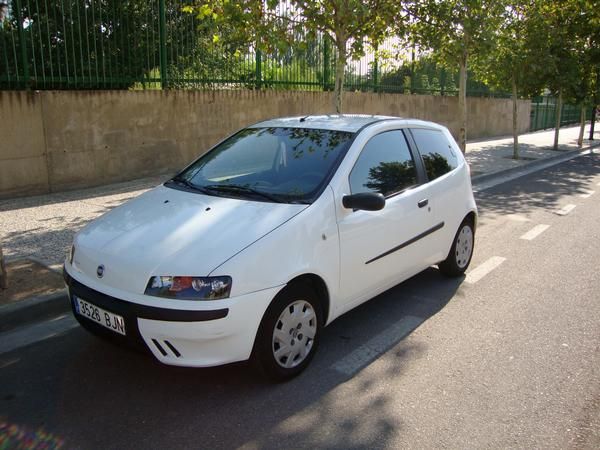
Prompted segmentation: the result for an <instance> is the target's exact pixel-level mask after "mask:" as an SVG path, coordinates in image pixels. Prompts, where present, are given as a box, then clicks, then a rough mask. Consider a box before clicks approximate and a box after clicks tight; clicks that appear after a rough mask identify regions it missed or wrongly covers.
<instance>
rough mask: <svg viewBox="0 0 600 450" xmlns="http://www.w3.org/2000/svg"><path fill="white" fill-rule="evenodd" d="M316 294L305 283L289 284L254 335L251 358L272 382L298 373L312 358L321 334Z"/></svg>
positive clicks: (319, 306)
mask: <svg viewBox="0 0 600 450" xmlns="http://www.w3.org/2000/svg"><path fill="white" fill-rule="evenodd" d="M322 327H323V318H322V311H321V305H320V302H319V297H318V296H317V294H316V293H315V292H314V290H313V289H311V288H310V287H309V286H306V285H288V286H287V287H285V288H284V289H283V290H282V291H281V292H280V293H279V294H277V296H276V297H275V299H274V301H273V302H272V303H271V305H270V306H269V308H268V309H267V311H266V313H265V315H264V317H263V319H262V321H261V324H260V327H259V330H258V334H257V336H256V342H255V346H254V352H253V353H254V354H253V359H254V362H255V363H257V364H258V366H259V368H260V369H261V370H262V372H263V373H264V374H265V375H266V376H267V377H268V378H269V379H271V380H272V381H277V382H279V381H285V380H288V379H290V378H293V377H295V376H296V375H298V374H300V372H302V371H303V370H304V369H305V368H306V367H307V366H308V364H309V363H310V361H311V360H312V358H313V356H314V354H315V352H316V350H317V347H318V345H319V339H320V336H321V329H322Z"/></svg>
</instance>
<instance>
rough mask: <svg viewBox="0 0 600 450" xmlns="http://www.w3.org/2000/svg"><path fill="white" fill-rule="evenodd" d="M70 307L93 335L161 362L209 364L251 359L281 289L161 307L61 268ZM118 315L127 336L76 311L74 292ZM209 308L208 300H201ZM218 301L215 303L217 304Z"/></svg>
mask: <svg viewBox="0 0 600 450" xmlns="http://www.w3.org/2000/svg"><path fill="white" fill-rule="evenodd" d="M63 274H64V278H65V282H66V284H67V286H68V287H69V296H70V299H71V308H72V309H73V314H74V315H75V318H76V319H77V320H78V321H79V323H80V324H81V325H82V326H83V327H84V328H86V329H88V330H89V331H91V332H93V333H94V334H97V335H100V336H102V337H106V338H109V339H110V340H112V341H114V342H117V343H119V344H126V345H133V346H134V347H137V348H141V349H145V350H148V351H150V352H151V353H152V354H153V355H154V356H155V357H156V359H158V360H159V361H160V362H162V363H165V364H170V365H176V366H189V367H210V366H217V365H222V364H228V363H231V362H236V361H244V360H246V359H248V358H249V357H250V354H251V353H252V347H253V345H254V339H255V337H256V333H257V331H258V326H259V324H260V321H261V320H262V317H263V315H264V312H265V311H266V309H267V307H268V305H269V303H270V302H271V300H272V298H273V297H274V296H275V295H276V293H277V292H278V291H279V289H280V288H279V287H276V288H270V289H265V290H262V291H259V292H255V293H252V294H247V295H243V296H239V297H236V298H230V299H227V300H226V301H219V303H221V304H223V303H224V304H225V305H226V306H225V305H223V307H218V308H215V309H210V310H206V309H198V310H181V309H172V308H158V307H156V306H149V305H142V304H140V303H137V302H131V301H127V300H123V299H120V298H116V297H113V296H110V295H107V294H104V293H102V292H99V291H97V290H94V289H91V288H89V287H88V286H86V285H85V284H83V283H81V282H80V281H78V280H76V279H75V278H74V277H73V276H71V275H70V274H69V273H68V271H67V269H66V268H65V269H64V271H63ZM74 295H75V296H77V297H79V298H81V299H83V300H86V301H88V302H89V303H92V304H94V305H96V306H98V307H100V308H102V309H105V310H107V311H110V312H112V313H114V314H118V315H119V316H121V317H123V319H124V321H125V330H126V332H127V335H126V336H122V335H120V334H118V333H115V332H113V331H111V330H109V329H107V328H105V327H103V326H101V325H98V324H97V323H95V322H94V321H92V320H90V319H87V318H85V317H82V316H80V315H79V314H77V312H76V310H75V306H74V300H73V296H74ZM203 303H204V305H203V306H205V305H206V302H203ZM215 303H216V302H215Z"/></svg>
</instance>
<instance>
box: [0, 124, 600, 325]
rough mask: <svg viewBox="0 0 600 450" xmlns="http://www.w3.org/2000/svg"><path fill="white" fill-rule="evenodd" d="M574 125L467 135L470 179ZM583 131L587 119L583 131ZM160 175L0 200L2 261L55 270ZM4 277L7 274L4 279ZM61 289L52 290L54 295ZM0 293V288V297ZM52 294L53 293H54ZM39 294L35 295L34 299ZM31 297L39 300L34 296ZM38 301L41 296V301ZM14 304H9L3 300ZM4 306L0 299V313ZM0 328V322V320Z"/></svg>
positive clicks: (571, 136) (538, 151)
mask: <svg viewBox="0 0 600 450" xmlns="http://www.w3.org/2000/svg"><path fill="white" fill-rule="evenodd" d="M596 128H597V129H598V131H597V132H596V133H595V140H594V141H592V142H590V141H588V140H584V145H583V149H584V150H585V149H586V148H590V146H600V123H598V124H596ZM578 134H579V127H578V126H575V127H568V128H562V129H561V130H560V140H559V143H560V146H559V151H554V150H552V149H551V148H552V143H553V140H554V131H553V130H550V131H542V132H534V133H529V134H526V135H522V136H520V138H519V142H520V152H521V157H522V159H520V160H518V161H516V160H513V159H511V158H512V151H513V150H512V145H513V143H512V137H506V138H500V139H498V138H496V139H493V140H480V141H473V142H470V143H468V144H467V160H468V162H469V165H470V167H471V174H472V177H473V183H474V184H477V182H478V180H482V179H484V178H485V179H489V178H490V177H491V176H492V174H495V175H498V176H500V175H501V174H505V173H507V172H513V171H518V170H520V169H524V168H525V167H526V166H530V165H532V164H533V165H535V164H539V163H540V162H542V163H543V162H549V160H551V159H552V158H557V157H559V158H560V157H565V156H568V155H569V154H574V152H578V151H579V150H580V149H579V148H578V147H577V143H576V141H577V137H578ZM588 135H589V125H588V126H587V127H586V133H585V136H586V137H587V136H588ZM164 179H165V177H154V178H145V179H140V180H135V181H130V182H125V183H117V184H112V185H108V186H101V187H97V188H90V189H81V190H77V191H72V192H63V193H56V194H48V195H41V196H35V197H27V198H18V199H12V200H3V201H0V241H1V242H2V246H3V250H4V254H5V257H6V260H7V262H9V263H10V262H11V261H16V260H21V259H24V258H27V259H29V260H32V261H33V262H37V263H39V264H40V265H42V266H45V267H48V268H50V269H51V270H53V271H55V272H60V269H61V266H62V263H63V261H64V259H65V256H66V254H67V252H68V251H69V248H70V246H71V242H72V240H73V236H74V234H75V233H76V232H77V231H78V230H80V229H81V228H82V227H83V226H84V225H85V224H87V223H88V222H90V221H91V220H93V219H94V218H96V217H98V216H99V215H101V214H103V213H105V212H106V211H109V210H110V209H112V208H114V207H116V206H118V205H120V204H122V203H123V202H125V201H127V200H129V199H131V198H134V197H136V196H138V195H140V194H141V193H143V192H145V191H147V190H148V189H151V188H152V187H154V186H156V185H158V184H160V183H161V182H162V181H164ZM9 283H10V280H9ZM61 294H62V295H64V291H58V295H61ZM1 296H2V294H1V293H0V297H1ZM56 296H57V295H56V294H55V295H54V296H53V297H56ZM37 300H39V299H37ZM33 303H36V304H37V303H39V301H35V302H33ZM42 303H43V302H42ZM8 306H10V307H13V309H14V307H15V305H8ZM6 308H7V306H2V302H0V316H2V312H3V310H5V309H6ZM0 319H1V317H0ZM0 329H2V327H1V323H0Z"/></svg>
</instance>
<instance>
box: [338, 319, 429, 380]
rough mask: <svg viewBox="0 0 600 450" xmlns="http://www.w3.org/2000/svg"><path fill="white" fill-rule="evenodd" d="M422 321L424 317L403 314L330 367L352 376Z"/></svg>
mask: <svg viewBox="0 0 600 450" xmlns="http://www.w3.org/2000/svg"><path fill="white" fill-rule="evenodd" d="M423 322H424V319H423V318H421V317H416V316H404V317H403V318H402V319H400V320H399V321H398V322H396V323H395V324H393V325H392V326H390V327H388V328H386V329H385V330H384V331H382V332H381V333H379V334H378V335H377V336H375V337H374V338H372V339H370V340H369V341H368V342H367V343H365V344H363V345H361V346H360V347H358V348H357V349H356V350H354V351H353V352H351V353H350V354H348V355H346V356H345V357H343V358H342V359H340V360H339V361H337V362H335V363H334V364H332V365H331V368H332V369H334V370H336V371H338V372H341V373H343V374H344V375H349V376H352V375H354V374H355V373H357V372H358V371H359V370H361V369H362V368H363V367H365V366H367V365H368V364H370V363H371V362H373V361H374V360H375V359H377V358H378V357H379V356H380V355H382V354H383V353H385V352H386V351H387V350H389V349H390V348H392V347H393V346H394V345H396V344H397V343H398V342H399V341H400V340H401V339H402V338H404V337H405V336H407V335H408V334H410V333H411V332H412V331H413V330H414V329H416V328H417V327H418V326H419V325H421V324H422V323H423Z"/></svg>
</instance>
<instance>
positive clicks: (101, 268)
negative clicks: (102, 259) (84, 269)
mask: <svg viewBox="0 0 600 450" xmlns="http://www.w3.org/2000/svg"><path fill="white" fill-rule="evenodd" d="M96 275H98V278H102V277H103V276H104V264H100V265H99V266H98V268H97V269H96Z"/></svg>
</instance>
